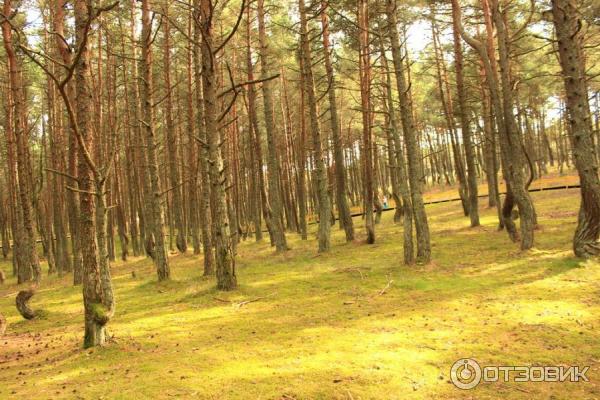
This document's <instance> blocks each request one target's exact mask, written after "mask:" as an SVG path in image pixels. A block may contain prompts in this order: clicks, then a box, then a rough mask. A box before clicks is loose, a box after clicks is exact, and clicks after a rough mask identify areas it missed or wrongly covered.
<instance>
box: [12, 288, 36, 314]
mask: <svg viewBox="0 0 600 400" xmlns="http://www.w3.org/2000/svg"><path fill="white" fill-rule="evenodd" d="M34 294H35V289H28V290H21V291H20V292H19V294H17V300H16V303H17V310H19V313H21V315H22V316H23V318H25V319H34V318H35V317H36V312H35V311H33V310H32V309H31V308H30V307H29V304H28V303H29V300H30V299H31V298H32V297H33V295H34Z"/></svg>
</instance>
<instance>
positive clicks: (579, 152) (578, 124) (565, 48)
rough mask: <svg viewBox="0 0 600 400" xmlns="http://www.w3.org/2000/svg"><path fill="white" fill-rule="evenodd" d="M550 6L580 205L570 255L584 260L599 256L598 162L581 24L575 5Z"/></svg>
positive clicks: (561, 1) (563, 1)
mask: <svg viewBox="0 0 600 400" xmlns="http://www.w3.org/2000/svg"><path fill="white" fill-rule="evenodd" d="M552 5H553V7H552V14H553V17H554V27H555V28H556V36H557V38H558V54H559V59H560V65H561V68H562V72H563V73H562V75H563V79H564V84H565V92H566V94H567V111H568V119H569V124H570V126H571V129H570V130H569V138H570V139H571V146H572V147H573V157H574V159H575V160H574V161H575V167H576V168H577V172H578V174H579V181H580V184H581V205H580V207H579V217H578V220H577V228H576V230H575V236H574V237H573V251H574V252H575V255H576V256H578V257H583V258H587V257H591V256H594V255H598V254H600V243H599V242H598V237H599V236H600V179H598V159H597V157H596V155H595V154H594V142H593V138H592V132H593V130H592V117H591V113H590V105H589V102H588V88H587V84H586V73H585V61H584V60H585V57H584V54H583V48H582V44H581V40H582V34H581V33H580V29H581V25H582V22H581V21H580V19H579V13H578V11H577V9H576V8H575V3H574V2H572V1H568V0H553V1H552Z"/></svg>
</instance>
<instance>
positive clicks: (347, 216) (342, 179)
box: [321, 0, 354, 242]
mask: <svg viewBox="0 0 600 400" xmlns="http://www.w3.org/2000/svg"><path fill="white" fill-rule="evenodd" d="M321 27H322V28H323V59H324V61H325V71H326V73H327V80H328V87H329V90H328V93H327V94H328V95H329V118H330V123H331V138H332V141H333V158H334V160H335V190H336V192H335V196H336V203H337V207H338V214H339V219H340V223H341V225H342V227H343V228H344V232H345V233H346V241H347V242H351V241H353V240H354V223H353V222H352V216H351V213H350V206H349V205H348V196H347V194H346V193H347V189H346V186H347V185H346V166H345V165H344V150H343V148H342V143H341V138H340V136H341V127H340V123H339V119H338V110H337V98H336V93H335V89H336V80H335V74H334V71H333V65H332V62H331V53H332V51H333V49H332V48H331V43H330V39H329V16H328V15H327V3H326V2H325V1H324V0H321Z"/></svg>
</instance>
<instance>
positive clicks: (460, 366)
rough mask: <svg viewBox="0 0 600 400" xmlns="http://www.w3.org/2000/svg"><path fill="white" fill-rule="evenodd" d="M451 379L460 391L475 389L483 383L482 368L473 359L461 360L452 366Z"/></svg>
mask: <svg viewBox="0 0 600 400" xmlns="http://www.w3.org/2000/svg"><path fill="white" fill-rule="evenodd" d="M450 379H451V380H452V383H453V384H454V386H456V387H457V388H459V389H473V388H474V387H475V386H477V385H479V382H480V381H481V367H480V366H479V364H478V363H477V361H475V360H473V359H472V358H461V359H460V360H457V361H456V362H455V363H454V364H453V365H452V369H451V370H450Z"/></svg>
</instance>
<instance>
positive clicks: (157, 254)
mask: <svg viewBox="0 0 600 400" xmlns="http://www.w3.org/2000/svg"><path fill="white" fill-rule="evenodd" d="M149 1H150V0H143V1H142V33H141V38H140V39H141V42H142V58H141V59H140V69H141V80H142V85H141V93H140V97H141V100H142V124H143V129H144V130H145V133H146V143H145V145H146V161H147V163H148V175H149V177H150V192H149V193H146V195H147V196H148V199H146V201H147V202H149V203H150V204H149V207H148V209H149V215H148V217H149V221H146V222H147V223H149V224H150V227H151V232H152V235H153V236H154V249H153V251H152V255H153V260H154V265H155V266H156V272H157V274H158V280H159V281H163V280H167V279H169V278H170V275H171V272H170V269H169V260H168V258H167V250H166V244H165V233H164V216H163V206H162V203H161V197H162V195H161V185H160V173H159V170H158V157H157V154H156V153H157V150H158V140H157V139H156V132H155V129H154V121H153V119H154V118H153V115H152V114H153V110H152V107H153V105H152V93H153V89H152V70H151V68H152V52H151V49H150V46H151V44H152V41H153V40H154V39H153V37H152V26H151V22H150V5H149V4H148V3H149Z"/></svg>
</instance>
